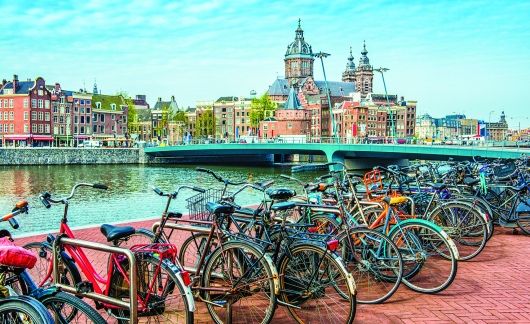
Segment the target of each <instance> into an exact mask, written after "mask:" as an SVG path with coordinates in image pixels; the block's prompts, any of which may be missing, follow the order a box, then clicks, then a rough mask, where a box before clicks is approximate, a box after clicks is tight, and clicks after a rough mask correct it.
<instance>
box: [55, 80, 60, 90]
mask: <svg viewBox="0 0 530 324" xmlns="http://www.w3.org/2000/svg"><path fill="white" fill-rule="evenodd" d="M60 91H61V85H60V84H59V83H58V82H55V92H60Z"/></svg>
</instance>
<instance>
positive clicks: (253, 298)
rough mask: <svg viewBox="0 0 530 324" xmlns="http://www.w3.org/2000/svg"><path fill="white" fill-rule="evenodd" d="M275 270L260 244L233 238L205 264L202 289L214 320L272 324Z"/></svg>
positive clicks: (218, 249)
mask: <svg viewBox="0 0 530 324" xmlns="http://www.w3.org/2000/svg"><path fill="white" fill-rule="evenodd" d="M275 276H276V269H275V268H274V265H272V261H270V257H269V256H268V255H266V254H265V253H264V252H263V251H262V250H261V249H260V248H259V247H257V246H254V245H252V244H250V243H247V242H242V241H231V242H228V243H225V244H223V245H221V246H220V247H218V248H217V249H216V250H215V251H214V252H213V253H212V254H211V255H210V258H209V260H208V262H207V263H206V265H205V267H204V274H203V277H202V289H201V290H202V292H203V295H204V299H205V301H206V307H207V308H208V312H209V313H210V316H211V317H212V319H213V321H214V322H215V323H245V324H250V323H269V322H270V321H271V320H272V317H273V315H274V310H275V308H276V294H275V291H276V283H275V279H274V277H275Z"/></svg>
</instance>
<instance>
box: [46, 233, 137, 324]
mask: <svg viewBox="0 0 530 324" xmlns="http://www.w3.org/2000/svg"><path fill="white" fill-rule="evenodd" d="M60 245H71V246H78V247H82V248H86V249H91V250H96V251H101V252H109V253H118V254H122V255H125V256H126V257H127V260H128V262H129V302H125V301H123V300H121V299H117V298H113V297H109V296H106V295H103V294H99V293H95V292H86V293H85V292H79V291H78V290H77V289H76V288H75V287H73V286H69V285H65V284H63V283H61V282H60V276H59V256H58V255H57V252H58V251H59V249H58V248H59V247H60ZM108 275H110V274H108ZM136 278H137V272H136V258H135V256H134V253H133V252H131V251H130V250H128V249H124V248H119V247H114V246H108V245H105V244H101V243H95V242H90V241H84V240H78V239H71V238H67V237H57V239H55V241H54V242H53V282H54V284H55V286H56V287H57V288H59V289H61V290H64V291H66V292H69V293H72V294H75V295H79V296H83V297H87V298H90V299H93V300H97V301H100V302H104V303H108V304H111V305H115V306H118V307H123V308H125V309H127V310H129V321H130V323H137V322H138V295H137V287H136V284H137V279H136Z"/></svg>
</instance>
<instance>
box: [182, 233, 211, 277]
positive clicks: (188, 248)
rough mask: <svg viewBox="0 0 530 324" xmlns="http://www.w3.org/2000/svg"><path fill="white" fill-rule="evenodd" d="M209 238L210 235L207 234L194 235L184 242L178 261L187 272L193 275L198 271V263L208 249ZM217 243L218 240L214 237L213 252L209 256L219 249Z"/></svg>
mask: <svg viewBox="0 0 530 324" xmlns="http://www.w3.org/2000/svg"><path fill="white" fill-rule="evenodd" d="M208 236H209V234H206V233H192V235H191V236H189V237H188V238H187V239H186V240H184V242H183V243H182V245H181V246H180V249H179V255H178V260H179V262H180V264H181V265H182V267H183V268H184V269H185V270H187V271H190V272H193V273H194V272H195V271H196V270H197V265H198V262H199V260H200V258H201V255H202V253H204V249H205V248H206V246H205V245H206V241H207V239H208ZM215 242H216V239H215V237H213V238H212V241H211V246H210V248H211V250H210V252H209V253H208V254H210V253H212V252H213V250H214V249H215V248H216V247H217V243H215ZM207 256H208V255H207ZM207 256H206V257H207Z"/></svg>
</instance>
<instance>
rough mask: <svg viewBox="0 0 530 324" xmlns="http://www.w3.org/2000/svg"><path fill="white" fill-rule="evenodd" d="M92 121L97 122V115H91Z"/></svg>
mask: <svg viewBox="0 0 530 324" xmlns="http://www.w3.org/2000/svg"><path fill="white" fill-rule="evenodd" d="M92 121H93V122H97V121H98V114H93V115H92Z"/></svg>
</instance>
